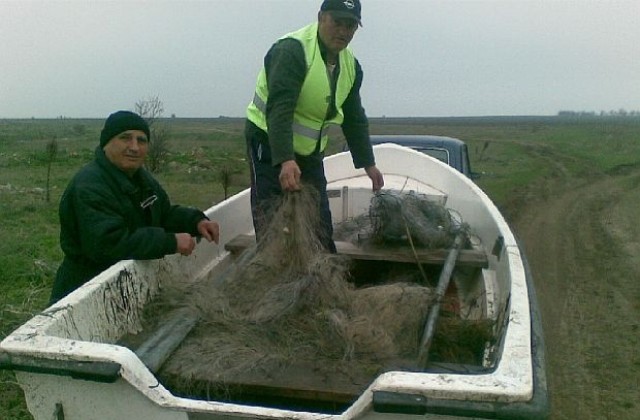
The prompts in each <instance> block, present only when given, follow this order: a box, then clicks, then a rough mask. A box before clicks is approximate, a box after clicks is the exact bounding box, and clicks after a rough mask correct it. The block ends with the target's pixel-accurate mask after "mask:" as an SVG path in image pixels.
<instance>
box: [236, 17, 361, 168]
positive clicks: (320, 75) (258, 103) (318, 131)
mask: <svg viewBox="0 0 640 420" xmlns="http://www.w3.org/2000/svg"><path fill="white" fill-rule="evenodd" d="M284 38H293V39H296V40H298V41H300V43H301V44H302V47H303V49H304V53H305V59H306V63H307V75H306V77H305V79H304V82H303V83H302V88H301V90H300V96H299V97H298V102H297V104H296V107H295V111H294V115H293V127H292V131H293V150H294V152H295V153H297V154H299V155H304V156H308V155H310V154H311V153H313V152H314V151H315V150H316V147H317V143H318V141H320V147H319V150H320V151H324V149H325V148H326V147H327V142H328V140H329V136H328V128H329V127H330V126H331V125H332V124H342V121H343V120H344V114H343V112H342V104H343V103H344V101H345V100H346V98H347V96H348V95H349V92H350V91H351V88H352V87H353V84H354V82H355V79H356V60H355V57H354V55H353V53H352V52H351V50H349V49H348V48H345V49H344V50H342V51H341V52H340V54H339V57H338V60H339V65H340V73H339V75H338V80H337V83H336V91H335V106H336V110H337V112H336V114H335V116H334V117H333V118H331V119H330V120H326V116H327V111H328V109H329V105H330V102H331V82H330V80H331V76H330V74H329V72H328V70H327V67H326V64H325V62H324V60H323V59H322V56H321V54H320V46H319V44H318V42H319V41H318V24H317V23H313V24H311V25H308V26H305V27H304V28H302V29H299V30H297V31H295V32H292V33H289V34H287V35H285V36H283V37H282V38H281V39H284ZM268 100H269V89H268V85H267V77H266V71H265V69H264V67H263V68H262V70H261V71H260V73H259V75H258V81H257V84H256V92H255V95H254V98H253V101H252V102H251V103H250V104H249V106H248V108H247V118H248V119H249V121H251V122H252V123H254V124H255V125H256V126H258V127H259V128H260V129H262V130H264V131H265V132H268V127H267V118H266V109H267V101H268Z"/></svg>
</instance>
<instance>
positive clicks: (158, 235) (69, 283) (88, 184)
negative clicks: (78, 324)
mask: <svg viewBox="0 0 640 420" xmlns="http://www.w3.org/2000/svg"><path fill="white" fill-rule="evenodd" d="M151 140H152V139H151V138H150V132H149V126H148V124H147V123H146V121H145V120H144V119H143V118H142V117H140V116H139V115H137V114H135V113H133V112H129V111H118V112H115V113H113V114H111V115H110V116H109V117H108V118H107V120H106V121H105V124H104V128H103V129H102V132H101V135H100V145H99V146H98V147H97V148H96V151H95V159H94V160H93V161H92V162H90V163H89V164H87V165H86V166H85V167H83V168H82V169H80V171H78V173H77V174H76V175H75V176H74V177H73V179H72V180H71V182H70V183H69V185H68V186H67V188H66V190H65V192H64V193H63V195H62V199H61V201H60V247H61V248H62V251H63V252H64V260H63V261H62V264H61V265H60V267H59V269H58V272H57V275H56V279H55V282H54V284H53V290H52V292H51V298H50V303H54V302H56V301H58V300H60V299H61V298H62V297H64V296H66V295H67V294H69V293H71V292H72V291H73V290H75V289H76V288H78V287H80V286H81V285H82V284H84V283H86V282H87V281H88V280H90V279H91V278H93V277H94V276H96V275H97V274H99V273H100V272H102V271H104V270H105V269H107V268H108V267H110V266H111V265H113V264H115V263H117V262H118V261H120V260H126V259H140V260H146V259H156V258H162V257H163V256H165V255H169V254H175V253H179V254H182V255H189V254H191V252H192V251H193V249H194V248H195V245H196V242H195V239H194V236H197V235H200V236H202V237H203V238H205V239H207V240H208V241H209V242H212V241H213V242H215V243H218V239H219V230H220V228H219V225H218V223H217V222H214V221H211V220H209V219H208V218H207V217H206V216H205V214H204V213H203V212H202V211H200V210H198V209H195V208H190V207H184V206H178V205H172V204H171V202H170V200H169V197H168V195H167V193H166V192H165V190H164V189H163V188H162V186H161V185H160V184H159V183H158V181H157V180H156V179H155V178H154V177H153V176H152V175H151V174H150V173H149V172H148V171H147V170H146V169H144V168H143V164H144V160H145V157H146V155H147V151H148V149H149V142H150V141H151Z"/></svg>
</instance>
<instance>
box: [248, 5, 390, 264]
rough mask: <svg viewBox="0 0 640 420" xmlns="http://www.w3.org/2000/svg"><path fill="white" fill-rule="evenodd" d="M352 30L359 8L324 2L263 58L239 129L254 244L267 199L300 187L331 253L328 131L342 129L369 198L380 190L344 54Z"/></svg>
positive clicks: (348, 55) (354, 74) (352, 63)
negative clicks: (309, 194)
mask: <svg viewBox="0 0 640 420" xmlns="http://www.w3.org/2000/svg"><path fill="white" fill-rule="evenodd" d="M358 26H361V5H360V1H359V0H324V1H323V2H322V5H321V6H320V11H319V12H318V21H317V22H314V23H312V24H310V25H307V26H305V27H303V28H301V29H299V30H297V31H295V32H292V33H289V34H287V35H285V36H283V37H282V38H280V39H279V40H277V41H276V43H275V44H273V46H272V47H271V48H270V49H269V51H268V52H267V54H266V56H265V58H264V67H263V68H262V70H261V71H260V73H259V75H258V80H257V84H256V91H255V94H254V98H253V100H252V102H251V103H250V104H249V106H248V108H247V122H246V127H245V136H246V140H247V152H248V156H249V161H250V165H251V207H252V214H253V222H254V227H255V230H256V235H257V238H258V239H259V238H260V235H261V233H262V232H263V230H264V228H265V227H266V226H267V225H268V221H269V214H270V212H271V211H272V209H273V207H272V206H273V203H274V200H273V199H274V197H279V196H280V195H282V193H283V191H296V190H299V189H300V187H301V182H304V183H305V184H309V185H311V186H313V187H314V188H316V189H317V190H318V192H319V194H320V202H319V212H320V218H321V231H320V232H318V234H319V238H320V240H321V241H322V243H323V244H324V245H325V246H326V248H327V249H328V250H329V251H330V252H335V244H334V243H333V240H332V234H333V228H332V224H331V212H330V210H329V200H328V197H327V192H326V186H327V181H326V178H325V174H324V166H323V163H322V160H323V157H324V150H325V148H326V146H327V142H328V129H329V127H330V126H332V125H340V126H341V128H342V132H343V134H344V136H345V138H346V140H347V143H348V145H349V150H350V151H351V155H352V158H353V163H354V165H355V167H356V168H364V170H365V171H366V173H367V175H368V176H369V178H370V179H371V183H372V189H373V191H379V190H380V189H381V188H382V187H383V185H384V179H383V176H382V173H381V172H380V171H379V170H378V168H377V167H376V164H375V158H374V155H373V150H372V147H371V143H370V141H369V123H368V119H367V116H366V114H365V111H364V108H363V107H362V104H361V99H360V85H361V84H362V69H361V67H360V64H359V63H358V61H357V60H356V58H355V56H354V55H353V53H352V52H351V50H350V49H349V48H347V46H348V45H349V42H351V40H352V38H353V36H354V34H355V32H356V30H357V29H358Z"/></svg>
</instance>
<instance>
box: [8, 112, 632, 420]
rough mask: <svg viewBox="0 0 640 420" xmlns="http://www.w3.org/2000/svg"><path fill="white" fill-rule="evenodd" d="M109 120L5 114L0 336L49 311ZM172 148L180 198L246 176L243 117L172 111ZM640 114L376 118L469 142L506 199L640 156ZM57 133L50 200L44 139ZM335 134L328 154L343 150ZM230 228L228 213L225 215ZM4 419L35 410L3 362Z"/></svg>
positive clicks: (211, 198) (173, 180)
mask: <svg viewBox="0 0 640 420" xmlns="http://www.w3.org/2000/svg"><path fill="white" fill-rule="evenodd" d="M102 122H103V121H102V120H91V119H86V120H0V216H1V217H2V222H1V224H0V237H1V238H2V240H1V241H0V284H2V288H3V292H2V294H0V308H1V309H0V339H1V338H3V337H5V336H6V335H8V334H9V333H11V331H13V330H14V329H15V328H16V327H17V326H19V325H20V324H22V323H23V322H25V321H26V320H28V319H29V318H30V317H32V316H33V314H35V313H37V312H38V311H40V310H42V309H43V308H44V307H45V305H46V301H47V299H48V296H49V291H50V288H51V284H52V282H53V278H54V276H55V272H56V269H57V267H58V264H59V263H60V261H61V259H62V252H61V251H60V248H59V244H58V234H59V231H58V229H59V226H58V207H57V206H58V201H59V199H60V195H61V194H62V191H63V190H64V188H65V186H66V184H67V182H68V181H69V179H70V178H71V176H73V174H74V173H75V172H76V171H77V170H78V169H79V168H80V167H81V166H82V165H84V164H85V163H87V162H88V161H90V160H91V159H92V157H93V150H94V149H95V147H96V145H97V143H98V137H99V133H100V129H101V126H102ZM160 123H162V124H165V125H166V128H167V129H168V130H169V132H170V136H171V140H170V154H169V158H168V162H166V164H165V166H164V167H163V170H162V171H161V172H159V173H158V174H157V177H158V179H159V180H160V182H161V183H162V184H163V185H164V187H165V188H166V189H167V191H168V193H169V195H170V197H171V198H172V201H173V202H174V203H179V204H184V205H191V206H196V207H199V208H201V209H206V208H208V207H209V206H211V205H213V204H215V203H218V202H220V201H222V200H223V199H224V193H223V190H222V186H221V185H220V182H219V181H218V174H219V172H220V170H222V169H223V168H225V167H226V168H230V169H232V170H233V172H234V176H233V184H232V187H231V191H230V192H231V193H232V194H233V193H237V192H238V191H241V190H242V189H244V188H246V186H247V185H248V180H249V178H248V168H247V163H246V159H245V147H244V139H243V134H242V133H243V128H244V122H243V120H241V119H167V120H162V121H161V122H160ZM639 128H640V120H639V119H613V118H602V119H599V118H594V119H586V120H566V119H560V118H542V117H540V118H450V119H447V118H424V119H373V120H372V121H371V132H372V133H374V134H382V133H395V134H409V133H411V134H421V133H424V134H437V135H447V136H452V137H458V138H460V139H463V140H465V141H466V142H467V143H468V145H469V151H470V154H471V163H472V166H473V169H474V171H476V172H480V173H481V174H482V175H481V177H480V178H479V179H478V180H477V183H478V185H479V186H480V187H481V188H482V189H484V191H485V192H487V194H488V195H489V196H490V197H491V198H492V199H493V201H494V202H495V203H496V204H497V205H498V207H501V208H505V207H506V206H508V204H509V201H510V200H512V199H513V197H514V196H517V195H521V194H522V193H523V191H526V190H527V189H531V188H535V186H536V184H537V183H540V182H543V181H544V180H545V179H547V178H550V177H562V176H564V174H566V173H570V174H577V175H580V176H581V177H583V178H584V179H585V181H586V182H588V179H589V178H590V177H594V176H602V175H604V174H606V173H607V172H611V171H616V170H621V169H623V168H624V167H626V166H631V165H638V164H640V130H639ZM53 138H55V139H56V141H57V143H58V153H57V156H56V158H55V161H54V162H53V165H52V171H51V180H50V182H51V183H50V201H49V202H47V201H46V180H47V167H48V159H47V154H46V145H47V143H48V142H49V141H51V139H53ZM341 148H342V142H341V141H340V140H339V139H336V140H334V141H333V143H332V144H331V146H330V153H333V152H336V151H339V150H341ZM220 222H221V224H222V228H223V229H224V220H222V221H220ZM0 418H2V419H5V418H6V419H17V420H23V419H30V418H31V417H30V415H29V414H28V412H27V410H26V406H25V403H24V399H23V396H22V392H21V390H20V388H19V387H18V385H17V384H16V381H15V377H14V376H13V373H11V372H7V371H0Z"/></svg>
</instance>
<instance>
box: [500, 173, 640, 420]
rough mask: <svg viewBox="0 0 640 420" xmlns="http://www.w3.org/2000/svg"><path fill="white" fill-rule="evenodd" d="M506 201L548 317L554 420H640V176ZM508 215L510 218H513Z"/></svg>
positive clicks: (557, 184) (554, 187)
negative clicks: (511, 201) (510, 201)
mask: <svg viewBox="0 0 640 420" xmlns="http://www.w3.org/2000/svg"><path fill="white" fill-rule="evenodd" d="M555 162H556V163H554V164H555V165H558V167H557V168H556V169H557V170H556V171H555V176H553V177H550V179H548V180H547V182H545V183H544V184H540V185H536V186H531V187H530V188H527V190H526V191H523V192H522V194H521V195H520V196H519V197H518V198H517V199H516V200H514V202H513V203H509V204H508V205H507V206H506V207H507V208H506V209H505V213H506V215H507V218H508V219H510V223H511V225H512V227H513V229H514V231H515V232H516V234H517V235H518V236H519V237H520V239H521V240H522V241H523V242H524V247H525V249H526V254H527V257H528V259H529V263H530V265H531V269H532V272H533V277H534V282H535V284H536V291H537V294H538V299H539V301H540V305H541V309H542V318H543V327H544V334H545V340H546V355H547V370H548V376H549V378H548V380H549V390H550V398H551V409H552V417H551V418H552V419H571V420H574V419H581V420H582V419H616V420H622V419H640V328H639V325H640V226H639V222H640V189H639V184H640V168H637V167H636V168H629V167H626V168H621V169H619V170H618V171H617V173H610V174H599V175H598V176H594V177H592V179H575V178H570V177H568V175H567V171H564V170H563V168H562V166H561V165H559V164H557V161H555ZM509 215H512V216H509Z"/></svg>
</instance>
